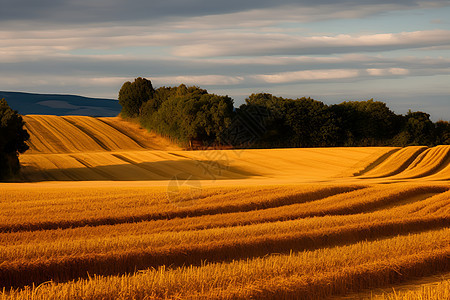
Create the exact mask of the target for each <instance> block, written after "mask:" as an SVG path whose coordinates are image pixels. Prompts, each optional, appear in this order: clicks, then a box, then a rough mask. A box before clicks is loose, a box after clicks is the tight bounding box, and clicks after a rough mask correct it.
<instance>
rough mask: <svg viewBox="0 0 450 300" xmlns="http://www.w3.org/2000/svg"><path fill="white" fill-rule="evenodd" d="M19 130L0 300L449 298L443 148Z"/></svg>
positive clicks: (82, 125)
mask: <svg viewBox="0 0 450 300" xmlns="http://www.w3.org/2000/svg"><path fill="white" fill-rule="evenodd" d="M24 120H25V121H26V128H27V130H28V131H29V132H30V134H31V139H30V151H28V152H27V153H25V154H23V155H21V156H20V160H21V162H22V164H23V170H22V182H18V183H0V288H1V290H0V299H2V300H3V299H5V300H6V299H17V300H19V299H42V300H44V299H45V300H47V299H55V300H56V299H80V300H81V299H314V300H316V299H328V297H331V298H330V299H341V298H342V299H417V298H423V299H430V300H438V299H439V300H440V299H447V298H448V297H447V296H448V295H449V293H450V291H449V289H448V286H449V284H448V283H449V281H448V279H449V278H450V260H449V257H450V229H449V228H450V185H449V179H450V161H449V160H450V159H449V158H450V146H437V147H433V148H427V147H406V148H397V147H361V148H309V149H308V148H302V149H231V150H204V151H202V150H197V151H186V150H183V149H181V148H179V147H178V146H176V145H174V144H173V143H171V142H170V141H169V140H167V139H165V138H163V137H161V136H158V135H156V134H152V133H148V132H147V131H145V130H144V129H142V128H140V127H139V125H137V124H134V123H128V122H125V121H123V120H122V119H120V118H117V117H113V118H109V117H102V118H94V117H87V116H46V115H27V116H24ZM405 287H406V292H407V293H408V294H410V293H409V292H411V293H412V294H413V295H414V297H415V298H398V295H399V294H398V293H397V289H399V288H402V289H405ZM393 288H394V289H395V290H394V292H393ZM429 291H433V293H434V294H432V295H431V294H429ZM425 293H426V294H425ZM430 295H431V296H430ZM375 296H379V297H375Z"/></svg>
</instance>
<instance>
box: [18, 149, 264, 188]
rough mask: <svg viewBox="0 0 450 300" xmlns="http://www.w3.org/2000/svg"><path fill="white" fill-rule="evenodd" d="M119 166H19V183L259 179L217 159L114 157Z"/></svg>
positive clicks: (248, 172) (88, 164)
mask: <svg viewBox="0 0 450 300" xmlns="http://www.w3.org/2000/svg"><path fill="white" fill-rule="evenodd" d="M117 158H119V159H121V160H122V161H123V162H124V163H123V164H115V165H105V166H93V165H92V164H91V163H89V162H86V161H84V160H82V159H80V158H79V157H75V156H73V159H74V160H76V161H78V163H76V164H77V165H79V166H80V167H78V168H63V167H59V166H57V165H56V166H55V168H54V169H49V168H48V169H41V168H38V167H36V166H32V165H24V166H22V170H21V175H20V177H19V178H20V181H22V182H38V181H95V180H111V181H139V180H171V179H174V178H175V177H176V178H177V179H178V180H224V179H245V178H250V177H255V176H261V175H260V174H257V173H255V172H251V171H249V170H245V169H242V168H239V167H236V166H231V165H229V162H228V161H217V160H214V161H213V160H191V159H185V160H175V161H172V160H164V161H156V162H143V163H137V162H135V161H132V160H130V159H128V158H126V157H123V156H120V155H117Z"/></svg>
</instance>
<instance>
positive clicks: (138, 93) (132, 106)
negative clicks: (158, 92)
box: [119, 77, 155, 118]
mask: <svg viewBox="0 0 450 300" xmlns="http://www.w3.org/2000/svg"><path fill="white" fill-rule="evenodd" d="M154 93H155V90H154V89H153V86H152V82H151V81H150V80H147V79H145V78H141V77H138V78H136V79H135V80H134V82H133V83H131V82H129V81H127V82H125V83H124V84H123V85H122V87H121V89H120V91H119V104H120V105H122V112H121V113H122V115H123V116H124V117H130V118H135V117H137V116H138V115H139V113H140V109H141V106H142V104H143V103H146V102H148V101H152V99H153V95H154ZM151 104H152V106H155V105H153V103H151Z"/></svg>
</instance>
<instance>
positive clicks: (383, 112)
mask: <svg viewBox="0 0 450 300" xmlns="http://www.w3.org/2000/svg"><path fill="white" fill-rule="evenodd" d="M333 111H334V112H335V113H336V114H337V115H338V116H339V117H341V122H342V124H341V126H342V130H343V131H344V134H343V135H344V136H345V137H344V143H343V145H345V146H377V145H384V144H386V143H387V141H388V140H389V139H391V138H393V137H394V136H395V135H396V134H397V133H398V132H399V131H400V130H399V128H401V125H400V124H401V118H399V116H397V115H396V114H395V113H394V112H392V111H391V110H390V109H389V108H388V107H387V106H386V103H383V102H380V101H374V100H373V99H370V100H367V101H346V102H343V103H341V104H339V105H335V106H334V107H333ZM341 138H342V137H341Z"/></svg>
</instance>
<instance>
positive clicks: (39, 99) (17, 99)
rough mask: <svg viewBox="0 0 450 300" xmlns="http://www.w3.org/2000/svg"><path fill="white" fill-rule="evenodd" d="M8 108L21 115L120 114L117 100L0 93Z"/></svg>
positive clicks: (106, 115)
mask: <svg viewBox="0 0 450 300" xmlns="http://www.w3.org/2000/svg"><path fill="white" fill-rule="evenodd" d="M2 98H5V99H6V101H7V102H8V104H9V106H10V107H11V108H12V109H14V110H17V111H18V112H19V113H20V114H22V115H27V114H44V115H56V116H64V115H79V116H100V117H114V116H117V115H118V114H119V113H120V110H121V106H120V105H119V103H118V101H117V100H112V99H101V98H88V97H82V96H76V95H58V94H34V93H21V92H4V91H0V99H2Z"/></svg>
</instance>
